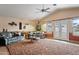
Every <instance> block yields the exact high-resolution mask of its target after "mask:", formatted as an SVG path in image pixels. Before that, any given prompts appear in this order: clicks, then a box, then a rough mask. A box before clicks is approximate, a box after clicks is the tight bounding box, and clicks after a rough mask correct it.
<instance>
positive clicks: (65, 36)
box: [60, 20, 69, 40]
mask: <svg viewBox="0 0 79 59" xmlns="http://www.w3.org/2000/svg"><path fill="white" fill-rule="evenodd" d="M60 24H61V28H60V31H61V33H60V35H61V36H60V37H61V39H62V40H69V39H68V36H69V31H68V21H67V20H61V21H60Z"/></svg>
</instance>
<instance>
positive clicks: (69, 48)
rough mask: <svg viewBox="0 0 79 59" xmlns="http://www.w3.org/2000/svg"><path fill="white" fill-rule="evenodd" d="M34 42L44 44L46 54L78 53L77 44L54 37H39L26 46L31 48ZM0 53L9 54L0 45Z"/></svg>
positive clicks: (78, 47)
mask: <svg viewBox="0 0 79 59" xmlns="http://www.w3.org/2000/svg"><path fill="white" fill-rule="evenodd" d="M25 41H26V40H25ZM16 44H17V43H16ZM16 44H12V45H16ZM36 44H40V46H39V45H38V46H39V47H41V45H42V46H44V47H45V49H46V52H48V54H52V55H54V54H56V55H63V54H65V55H67V54H69V55H71V54H78V55H79V44H74V43H69V42H65V41H60V40H54V39H40V40H37V41H36V43H34V44H33V45H32V44H31V45H30V44H28V45H26V46H27V47H28V48H32V49H33V48H34V46H35V45H36ZM32 46H33V47H32ZM38 46H37V45H36V47H35V48H38V50H39V47H38ZM28 48H27V50H28ZM32 49H30V50H32ZM32 51H33V50H32ZM0 55H9V51H8V49H7V48H6V47H5V46H3V47H0Z"/></svg>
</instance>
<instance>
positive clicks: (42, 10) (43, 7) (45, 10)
mask: <svg viewBox="0 0 79 59" xmlns="http://www.w3.org/2000/svg"><path fill="white" fill-rule="evenodd" d="M53 6H56V4H53ZM37 10H38V11H39V12H37V13H40V12H42V13H44V12H47V13H50V11H49V10H50V8H49V7H47V8H45V6H44V4H43V5H42V9H39V8H37Z"/></svg>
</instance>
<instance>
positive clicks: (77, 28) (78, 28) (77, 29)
mask: <svg viewBox="0 0 79 59" xmlns="http://www.w3.org/2000/svg"><path fill="white" fill-rule="evenodd" d="M72 26H73V35H77V36H79V18H74V19H73V20H72Z"/></svg>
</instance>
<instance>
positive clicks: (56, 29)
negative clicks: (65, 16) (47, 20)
mask: <svg viewBox="0 0 79 59" xmlns="http://www.w3.org/2000/svg"><path fill="white" fill-rule="evenodd" d="M54 25H55V27H54V38H55V39H60V21H54Z"/></svg>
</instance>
